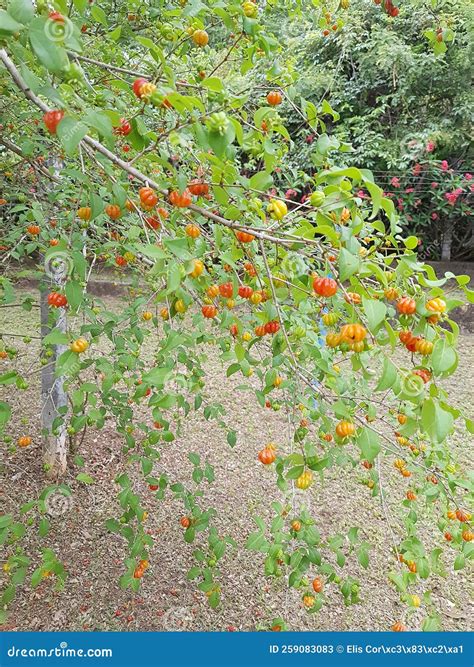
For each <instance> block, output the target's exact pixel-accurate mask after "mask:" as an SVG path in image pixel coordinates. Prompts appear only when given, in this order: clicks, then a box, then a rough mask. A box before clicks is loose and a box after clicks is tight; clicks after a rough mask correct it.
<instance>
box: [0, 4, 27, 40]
mask: <svg viewBox="0 0 474 667" xmlns="http://www.w3.org/2000/svg"><path fill="white" fill-rule="evenodd" d="M23 28H24V26H23V25H22V24H21V23H18V21H15V19H14V18H13V17H12V16H10V14H8V12H6V11H5V10H4V9H0V34H1V33H2V32H8V33H12V34H13V33H15V32H20V30H23Z"/></svg>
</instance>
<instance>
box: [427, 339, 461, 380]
mask: <svg viewBox="0 0 474 667" xmlns="http://www.w3.org/2000/svg"><path fill="white" fill-rule="evenodd" d="M431 364H432V367H433V372H434V374H435V375H442V374H443V373H446V374H451V373H453V372H454V371H455V370H456V367H457V365H458V354H457V352H456V350H455V349H454V347H453V346H452V345H450V344H449V343H448V342H447V340H446V339H444V338H441V339H440V340H438V341H436V343H435V345H434V348H433V352H432V353H431Z"/></svg>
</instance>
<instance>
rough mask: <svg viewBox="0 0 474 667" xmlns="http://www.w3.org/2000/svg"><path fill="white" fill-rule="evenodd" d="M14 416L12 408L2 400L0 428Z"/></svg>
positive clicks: (0, 403) (0, 404)
mask: <svg viewBox="0 0 474 667" xmlns="http://www.w3.org/2000/svg"><path fill="white" fill-rule="evenodd" d="M11 416H12V409H11V407H10V406H9V405H8V403H5V402H4V401H0V429H2V428H3V427H4V426H5V424H6V423H7V422H8V421H9V420H10V418H11Z"/></svg>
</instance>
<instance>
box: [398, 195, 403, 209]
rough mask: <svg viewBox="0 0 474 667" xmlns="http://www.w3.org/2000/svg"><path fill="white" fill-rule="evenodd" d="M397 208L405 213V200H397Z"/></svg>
mask: <svg viewBox="0 0 474 667" xmlns="http://www.w3.org/2000/svg"><path fill="white" fill-rule="evenodd" d="M397 208H398V210H399V211H403V199H400V198H398V199H397Z"/></svg>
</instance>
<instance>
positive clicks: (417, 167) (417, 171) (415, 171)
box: [413, 164, 421, 176]
mask: <svg viewBox="0 0 474 667" xmlns="http://www.w3.org/2000/svg"><path fill="white" fill-rule="evenodd" d="M420 173H421V164H415V166H414V167H413V175H414V176H418V174H420Z"/></svg>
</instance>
